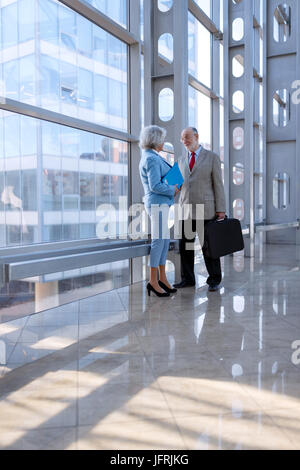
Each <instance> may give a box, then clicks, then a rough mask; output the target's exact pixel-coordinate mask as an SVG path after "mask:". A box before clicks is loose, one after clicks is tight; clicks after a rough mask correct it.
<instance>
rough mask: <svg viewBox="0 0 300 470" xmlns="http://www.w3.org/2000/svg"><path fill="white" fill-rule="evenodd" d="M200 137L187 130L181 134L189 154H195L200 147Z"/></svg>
mask: <svg viewBox="0 0 300 470" xmlns="http://www.w3.org/2000/svg"><path fill="white" fill-rule="evenodd" d="M198 139H199V137H198V135H197V134H194V131H192V130H190V129H187V130H185V131H183V133H182V134H181V142H182V143H183V145H184V146H185V148H186V149H187V150H188V151H189V152H195V151H196V150H197V149H198V147H199V140H198Z"/></svg>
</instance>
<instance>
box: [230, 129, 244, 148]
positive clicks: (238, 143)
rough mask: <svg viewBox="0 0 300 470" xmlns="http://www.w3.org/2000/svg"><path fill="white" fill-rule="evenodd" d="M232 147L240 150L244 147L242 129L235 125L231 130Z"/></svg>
mask: <svg viewBox="0 0 300 470" xmlns="http://www.w3.org/2000/svg"><path fill="white" fill-rule="evenodd" d="M232 137H233V148H234V149H235V150H242V148H243V147H244V129H243V128H242V127H236V128H235V129H234V131H233V135H232Z"/></svg>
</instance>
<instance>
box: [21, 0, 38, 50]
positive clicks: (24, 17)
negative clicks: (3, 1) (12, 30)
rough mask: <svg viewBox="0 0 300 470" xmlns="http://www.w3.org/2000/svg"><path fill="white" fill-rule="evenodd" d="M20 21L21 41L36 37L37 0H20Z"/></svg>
mask: <svg viewBox="0 0 300 470" xmlns="http://www.w3.org/2000/svg"><path fill="white" fill-rule="evenodd" d="M18 6H19V21H18V29H19V35H20V42H22V41H29V40H30V39H34V28H35V24H34V21H33V20H32V19H33V18H34V6H35V0H19V5H18Z"/></svg>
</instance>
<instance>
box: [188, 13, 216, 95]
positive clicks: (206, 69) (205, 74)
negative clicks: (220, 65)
mask: <svg viewBox="0 0 300 470" xmlns="http://www.w3.org/2000/svg"><path fill="white" fill-rule="evenodd" d="M188 31H189V39H188V41H189V45H188V47H189V73H190V74H191V75H193V76H194V77H195V78H197V80H199V81H200V82H202V83H203V84H204V85H206V86H208V87H209V88H210V87H211V33H210V32H209V31H208V30H207V29H206V28H205V27H204V26H203V25H202V24H201V23H200V22H199V21H197V20H196V18H195V17H194V16H193V15H192V14H191V13H189V16H188Z"/></svg>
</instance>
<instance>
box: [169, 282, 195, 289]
mask: <svg viewBox="0 0 300 470" xmlns="http://www.w3.org/2000/svg"><path fill="white" fill-rule="evenodd" d="M195 285H196V283H195V282H188V281H181V282H178V284H174V287H176V288H177V289H183V288H184V287H195Z"/></svg>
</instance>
